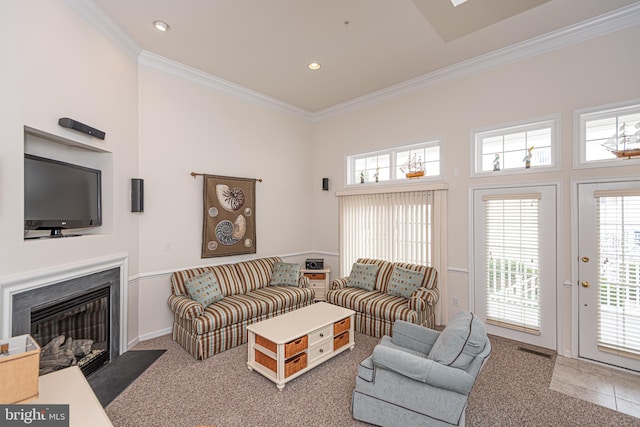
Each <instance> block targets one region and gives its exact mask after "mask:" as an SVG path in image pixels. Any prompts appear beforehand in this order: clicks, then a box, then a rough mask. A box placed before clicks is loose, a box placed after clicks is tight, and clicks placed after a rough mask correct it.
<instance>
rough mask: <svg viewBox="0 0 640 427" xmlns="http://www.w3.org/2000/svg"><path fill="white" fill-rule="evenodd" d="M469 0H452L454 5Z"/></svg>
mask: <svg viewBox="0 0 640 427" xmlns="http://www.w3.org/2000/svg"><path fill="white" fill-rule="evenodd" d="M466 1H467V0H451V3H453V7H456V6H459V5H461V4H462V3H464V2H466Z"/></svg>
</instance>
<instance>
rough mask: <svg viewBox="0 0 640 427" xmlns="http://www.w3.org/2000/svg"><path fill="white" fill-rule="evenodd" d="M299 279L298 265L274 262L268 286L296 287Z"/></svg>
mask: <svg viewBox="0 0 640 427" xmlns="http://www.w3.org/2000/svg"><path fill="white" fill-rule="evenodd" d="M299 277H300V264H290V263H286V262H276V263H275V264H273V273H272V274H271V280H269V286H298V278H299Z"/></svg>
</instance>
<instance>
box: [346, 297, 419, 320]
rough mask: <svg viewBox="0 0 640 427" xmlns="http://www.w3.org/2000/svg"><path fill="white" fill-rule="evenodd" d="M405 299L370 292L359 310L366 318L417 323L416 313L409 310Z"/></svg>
mask: <svg viewBox="0 0 640 427" xmlns="http://www.w3.org/2000/svg"><path fill="white" fill-rule="evenodd" d="M407 302H408V300H407V299H406V298H402V297H397V296H394V295H389V294H383V293H381V292H377V291H376V292H370V294H369V295H368V298H366V299H364V301H363V305H362V306H361V308H360V310H358V311H361V312H363V313H365V314H366V315H367V316H369V317H371V318H375V319H380V320H383V321H387V322H389V323H393V322H395V321H396V320H405V321H407V322H411V323H417V322H418V313H417V312H416V311H414V310H411V309H410V308H409V304H407Z"/></svg>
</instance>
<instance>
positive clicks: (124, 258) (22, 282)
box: [0, 253, 128, 351]
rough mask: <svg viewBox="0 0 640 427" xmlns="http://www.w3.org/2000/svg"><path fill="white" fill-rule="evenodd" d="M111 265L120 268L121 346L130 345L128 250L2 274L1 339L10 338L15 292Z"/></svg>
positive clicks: (0, 298)
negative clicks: (128, 328) (128, 333)
mask: <svg viewBox="0 0 640 427" xmlns="http://www.w3.org/2000/svg"><path fill="white" fill-rule="evenodd" d="M112 268H119V269H120V349H121V351H124V349H126V348H127V300H128V255H127V254H125V253H120V254H114V255H109V256H106V257H101V258H93V259H88V260H83V261H80V262H77V263H70V264H63V265H57V266H54V267H49V268H45V269H41V270H34V271H30V272H27V273H23V274H17V275H12V276H3V277H0V309H1V310H0V313H1V314H0V339H8V338H10V337H11V316H12V301H13V295H15V294H19V293H21V292H25V291H29V290H32V289H36V288H40V287H43V286H49V285H52V284H55V283H58V282H63V281H65V280H70V279H75V278H78V277H82V276H86V275H89V274H93V273H97V272H100V271H105V270H109V269H112Z"/></svg>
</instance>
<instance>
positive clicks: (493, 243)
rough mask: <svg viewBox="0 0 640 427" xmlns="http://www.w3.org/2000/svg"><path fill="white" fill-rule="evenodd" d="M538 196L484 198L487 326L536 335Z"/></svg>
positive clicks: (538, 264)
mask: <svg viewBox="0 0 640 427" xmlns="http://www.w3.org/2000/svg"><path fill="white" fill-rule="evenodd" d="M540 199H541V195H540V194H538V193H535V194H520V195H486V196H484V197H483V201H484V205H485V221H486V223H485V230H486V239H485V242H486V243H485V245H486V250H485V256H486V258H485V262H486V278H485V279H486V306H487V307H486V312H487V313H486V316H487V323H490V324H494V325H498V326H502V327H506V328H511V329H515V330H518V331H521V332H527V333H531V334H536V335H539V334H540Z"/></svg>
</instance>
